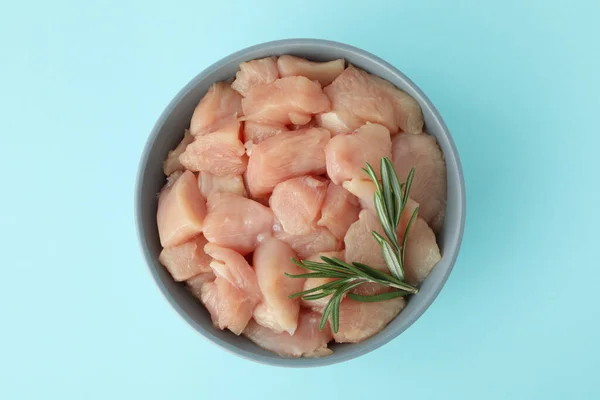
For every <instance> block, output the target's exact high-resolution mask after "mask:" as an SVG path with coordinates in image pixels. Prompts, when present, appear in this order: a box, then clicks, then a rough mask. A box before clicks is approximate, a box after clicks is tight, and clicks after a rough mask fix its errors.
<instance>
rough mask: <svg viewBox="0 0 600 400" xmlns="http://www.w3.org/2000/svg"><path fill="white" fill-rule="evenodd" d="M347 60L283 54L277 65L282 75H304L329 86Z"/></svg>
mask: <svg viewBox="0 0 600 400" xmlns="http://www.w3.org/2000/svg"><path fill="white" fill-rule="evenodd" d="M344 65H345V62H344V60H343V59H341V58H340V59H338V60H334V61H328V62H314V61H308V60H307V59H305V58H300V57H294V56H287V55H284V56H281V57H279V59H278V60H277V67H278V68H279V73H280V74H281V76H282V77H285V76H296V75H300V76H304V77H306V78H308V79H310V80H311V81H319V83H320V84H321V86H327V85H329V84H330V83H331V82H333V80H334V79H335V78H337V77H338V75H339V74H341V73H342V71H343V70H344Z"/></svg>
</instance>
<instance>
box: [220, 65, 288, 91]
mask: <svg viewBox="0 0 600 400" xmlns="http://www.w3.org/2000/svg"><path fill="white" fill-rule="evenodd" d="M277 78H279V70H278V69H277V58H276V57H267V58H261V59H259V60H252V61H247V62H243V63H241V64H240V70H239V71H238V72H237V73H236V74H235V80H234V81H233V83H232V84H231V88H232V89H234V90H236V91H237V92H238V93H240V94H241V95H242V96H247V95H248V92H249V91H250V90H251V89H252V88H253V87H254V86H256V85H262V84H268V83H273V82H275V80H276V79H277Z"/></svg>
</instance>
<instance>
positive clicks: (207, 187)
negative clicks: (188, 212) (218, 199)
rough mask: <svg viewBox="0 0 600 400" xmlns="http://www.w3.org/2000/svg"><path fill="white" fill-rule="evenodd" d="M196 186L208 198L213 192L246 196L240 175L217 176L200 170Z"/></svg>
mask: <svg viewBox="0 0 600 400" xmlns="http://www.w3.org/2000/svg"><path fill="white" fill-rule="evenodd" d="M198 187H199V188H200V192H201V193H202V196H204V197H205V198H208V197H209V196H210V195H211V194H213V193H220V192H227V193H233V194H237V195H238V196H243V197H246V196H247V194H246V188H245V187H244V180H243V179H242V176H241V175H227V176H217V175H213V174H211V173H210V172H206V171H200V173H199V174H198Z"/></svg>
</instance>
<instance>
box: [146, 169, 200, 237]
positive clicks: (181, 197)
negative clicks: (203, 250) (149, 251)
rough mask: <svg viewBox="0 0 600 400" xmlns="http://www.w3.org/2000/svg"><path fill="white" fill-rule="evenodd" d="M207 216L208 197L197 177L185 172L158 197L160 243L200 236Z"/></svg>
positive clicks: (157, 219) (157, 217)
mask: <svg viewBox="0 0 600 400" xmlns="http://www.w3.org/2000/svg"><path fill="white" fill-rule="evenodd" d="M205 216H206V200H204V197H202V195H201V194H200V190H199V189H198V184H197V182H196V177H195V176H194V174H193V173H191V172H190V171H185V172H184V173H183V174H182V175H181V177H179V179H177V181H175V183H173V184H172V185H171V186H169V187H166V188H164V189H163V190H162V191H161V193H160V196H159V198H158V211H157V213H156V222H157V225H158V235H159V237H160V243H161V245H162V246H163V247H172V246H177V245H179V244H182V243H184V242H187V241H188V240H190V239H192V238H194V237H195V236H197V235H199V234H200V233H201V232H202V226H203V222H204V217H205Z"/></svg>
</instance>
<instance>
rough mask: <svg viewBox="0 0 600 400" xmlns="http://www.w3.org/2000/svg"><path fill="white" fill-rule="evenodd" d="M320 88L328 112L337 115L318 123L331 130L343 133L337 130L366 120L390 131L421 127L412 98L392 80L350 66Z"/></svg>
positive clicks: (410, 130)
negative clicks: (327, 104) (328, 104)
mask: <svg viewBox="0 0 600 400" xmlns="http://www.w3.org/2000/svg"><path fill="white" fill-rule="evenodd" d="M323 90H324V92H325V94H326V95H327V96H328V97H329V99H330V100H331V108H332V109H331V111H332V112H333V113H335V114H336V115H337V118H333V117H329V118H327V119H326V120H322V121H321V122H322V125H321V126H322V127H324V128H327V129H331V130H332V132H335V133H343V132H338V129H339V127H343V126H345V127H347V128H348V131H352V130H354V129H357V128H358V127H360V126H361V125H363V124H365V123H366V122H372V123H377V124H381V125H384V126H385V127H386V128H388V129H389V130H390V132H391V133H392V134H395V133H397V132H399V131H402V132H407V133H420V132H422V130H423V114H422V113H421V108H420V107H419V104H418V103H417V102H416V101H415V99H413V98H412V97H410V96H409V95H408V94H406V93H405V92H403V91H401V90H399V89H398V88H396V87H395V86H394V85H392V84H391V83H389V82H387V81H385V80H383V79H381V78H379V77H376V76H374V75H371V74H369V73H367V72H365V71H363V70H360V69H358V68H355V67H353V66H352V65H351V66H349V67H348V68H346V69H345V70H344V72H342V73H341V74H340V75H339V76H338V77H337V78H336V79H335V80H334V81H333V82H332V83H331V85H329V86H327V87H325V88H324V89H323ZM328 122H331V123H332V124H331V125H330V124H329V123H328Z"/></svg>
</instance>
